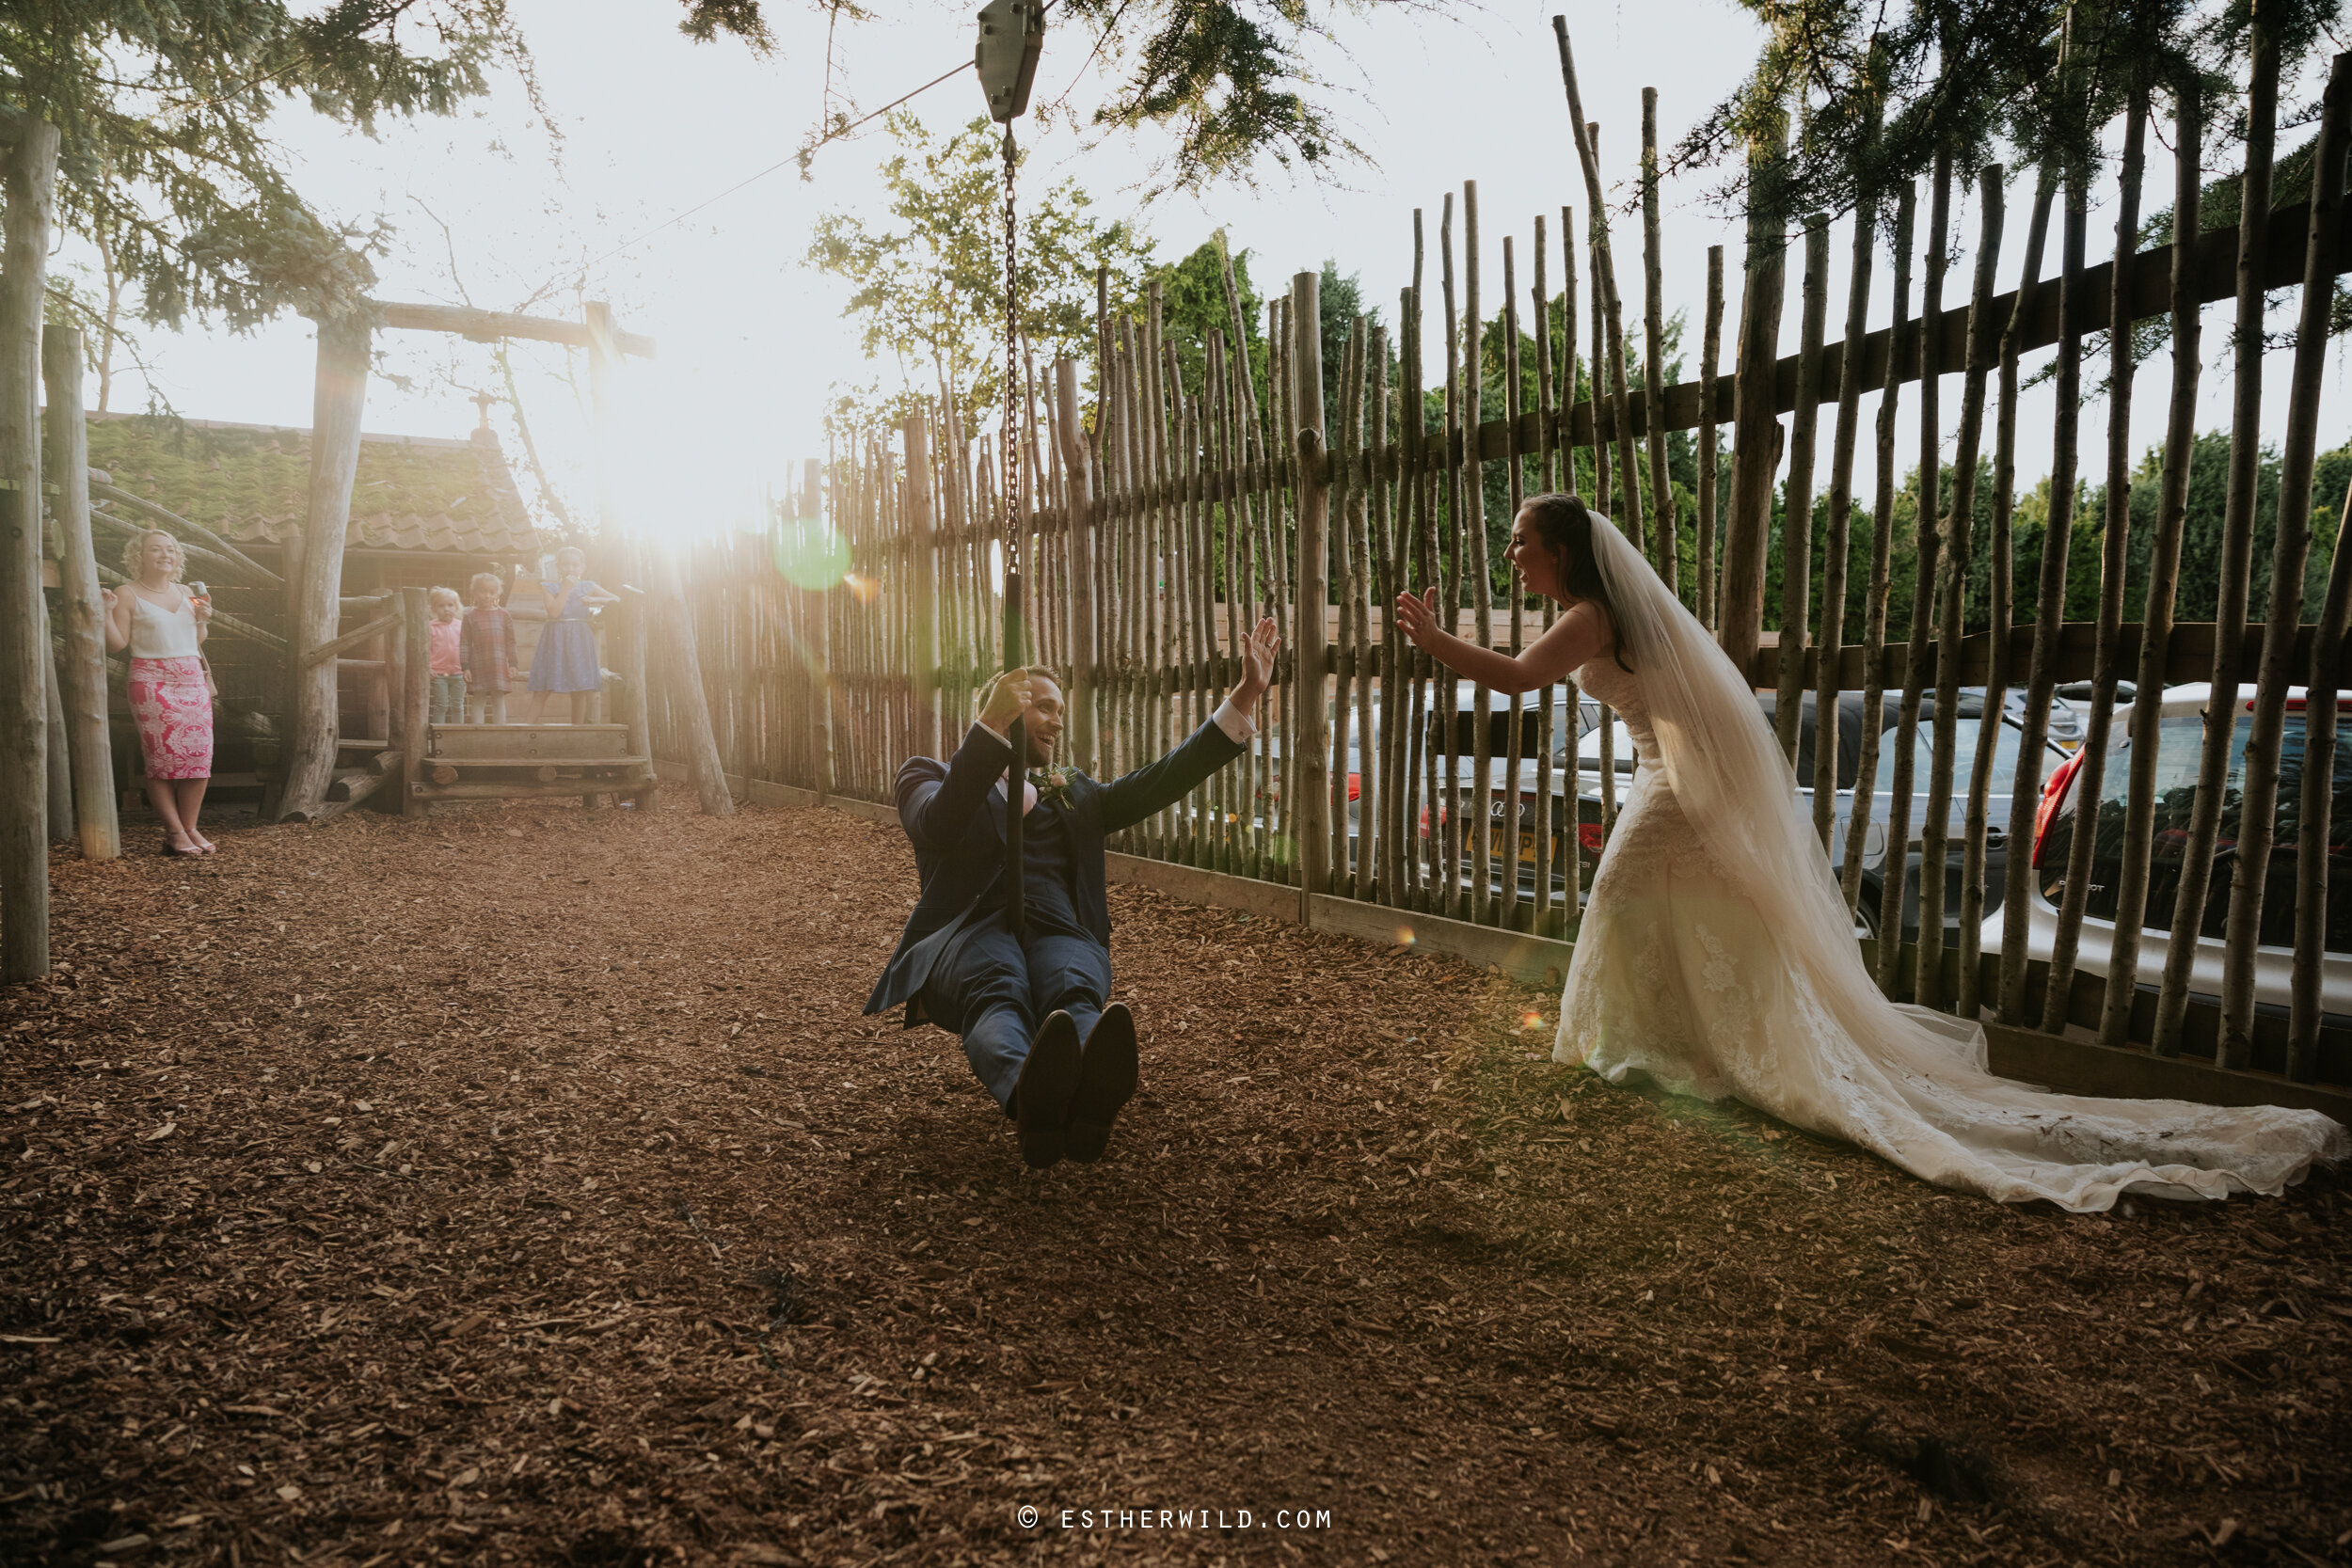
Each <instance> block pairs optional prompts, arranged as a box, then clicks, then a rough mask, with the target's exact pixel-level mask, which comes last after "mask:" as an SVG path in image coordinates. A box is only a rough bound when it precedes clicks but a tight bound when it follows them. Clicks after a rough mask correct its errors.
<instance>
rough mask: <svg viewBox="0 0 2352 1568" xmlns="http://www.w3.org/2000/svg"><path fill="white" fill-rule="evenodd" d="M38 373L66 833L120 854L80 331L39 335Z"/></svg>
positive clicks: (90, 850) (97, 850) (90, 849)
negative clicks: (49, 492)
mask: <svg viewBox="0 0 2352 1568" xmlns="http://www.w3.org/2000/svg"><path fill="white" fill-rule="evenodd" d="M40 357H41V372H42V378H43V380H44V381H45V382H46V383H47V386H48V392H49V413H48V451H46V453H45V454H44V461H43V464H42V472H43V473H44V474H45V475H46V476H47V479H48V483H49V484H50V485H51V486H52V487H53V488H54V490H55V493H56V501H55V502H54V511H55V513H56V519H57V544H58V549H57V584H58V595H57V596H58V598H59V600H60V601H62V603H63V605H64V609H65V617H64V619H65V625H64V626H63V628H62V630H63V631H64V634H65V660H64V665H63V668H62V670H61V672H60V678H61V683H62V689H63V695H64V698H65V736H66V751H67V754H68V756H69V757H70V759H71V761H72V778H73V818H74V838H75V841H76V842H77V843H79V844H80V846H81V848H82V858H83V859H84V860H90V861H102V860H112V859H114V858H115V857H116V856H118V855H119V854H121V853H122V827H121V823H120V821H119V819H118V817H117V816H116V808H117V804H118V802H117V801H116V800H115V780H114V752H113V740H112V737H111V736H109V735H108V733H107V729H106V641H105V635H104V631H103V627H102V626H101V624H100V623H101V621H102V619H103V615H104V612H105V604H104V601H103V599H102V598H100V596H99V587H98V555H97V550H96V548H95V546H93V545H92V543H91V540H90V521H89V427H88V425H87V423H86V422H85V421H84V420H83V418H82V334H81V330H80V329H79V328H78V327H72V326H52V327H50V328H49V329H48V330H47V331H45V332H44V333H42V335H41V345H40Z"/></svg>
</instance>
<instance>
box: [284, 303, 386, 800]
mask: <svg viewBox="0 0 2352 1568" xmlns="http://www.w3.org/2000/svg"><path fill="white" fill-rule="evenodd" d="M372 337H373V334H372V333H371V331H370V328H369V325H368V322H367V318H366V317H364V316H338V317H333V318H329V319H324V320H322V321H320V323H319V328H318V386H317V389H316V391H315V393H314V394H313V396H312V399H311V412H310V505H309V508H308V511H307V513H306V515H305V520H304V523H303V529H302V532H303V550H302V561H301V565H300V568H299V572H298V575H297V576H295V577H293V578H289V579H288V585H289V589H290V591H291V593H292V594H293V614H292V616H291V618H290V619H289V620H288V621H287V623H286V662H287V670H288V678H289V680H290V682H291V684H292V686H293V699H294V700H293V702H292V703H291V705H290V706H291V708H292V710H293V718H292V729H293V733H292V734H291V735H289V736H287V737H286V784H285V791H284V793H283V794H282V795H281V796H280V797H279V799H278V816H279V818H280V819H281V820H283V819H286V818H315V817H316V816H318V813H319V807H320V806H322V805H324V804H325V803H326V786H327V785H328V784H330V783H332V782H333V780H334V777H335V752H336V739H337V736H336V730H337V727H338V724H339V723H340V721H341V711H340V708H339V707H338V705H337V700H336V689H335V674H336V669H335V660H333V659H331V658H326V659H320V660H318V661H317V662H315V663H306V661H305V658H304V656H305V655H306V654H308V653H309V652H310V650H311V649H312V648H315V647H317V646H318V645H319V644H320V643H322V642H326V641H331V640H332V639H333V638H334V635H335V623H336V617H337V614H338V612H339V607H340V604H341V599H342V580H343V536H344V534H345V532H346V531H348V530H349V528H350V526H351V487H352V484H353V482H354V481H355V480H356V479H357V478H358V472H359V420H360V415H361V413H362V411H363V410H364V409H365V407H366V404H367V395H368V350H369V344H370V342H371V341H372Z"/></svg>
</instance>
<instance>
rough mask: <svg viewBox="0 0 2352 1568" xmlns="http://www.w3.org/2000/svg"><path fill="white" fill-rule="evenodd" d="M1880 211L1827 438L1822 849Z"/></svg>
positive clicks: (1850, 294)
mask: <svg viewBox="0 0 2352 1568" xmlns="http://www.w3.org/2000/svg"><path fill="white" fill-rule="evenodd" d="M1878 213H1879V204H1878V198H1877V197H1876V195H1875V194H1874V193H1872V192H1869V191H1867V190H1866V191H1865V192H1864V193H1863V194H1862V197H1861V198H1860V199H1859V200H1858V201H1857V202H1856V203H1855V208H1854V219H1853V260H1852V261H1851V264H1850V266H1849V267H1848V269H1847V284H1846V338H1845V348H1844V350H1843V351H1842V354H1841V356H1840V357H1839V359H1838V361H1837V428H1836V432H1835V434H1833V435H1832V436H1831V437H1830V456H1829V515H1828V517H1827V518H1826V521H1827V522H1828V524H1829V537H1828V539H1827V540H1826V541H1825V542H1824V544H1823V546H1822V550H1821V631H1820V653H1819V654H1818V655H1817V656H1816V658H1815V663H1814V678H1813V712H1814V714H1815V720H1814V729H1813V832H1814V833H1815V834H1816V835H1817V836H1819V837H1820V841H1821V847H1823V848H1825V849H1826V848H1827V847H1829V844H1830V838H1831V835H1832V832H1833V830H1834V827H1835V821H1836V812H1837V765H1838V763H1839V761H1840V760H1841V759H1840V758H1839V756H1838V754H1837V753H1838V752H1839V750H1840V748H1841V747H1842V745H1843V743H1844V741H1843V727H1842V726H1841V725H1839V724H1838V723H1837V722H1836V713H1837V704H1838V694H1839V686H1838V678H1837V665H1838V650H1839V649H1840V648H1841V647H1842V646H1843V645H1844V643H1845V641H1846V567H1847V559H1848V556H1849V554H1850V551H1851V528H1852V523H1853V453H1854V442H1855V440H1856V439H1857V437H1858V436H1860V434H1861V429H1862V345H1863V342H1864V341H1865V340H1866V339H1867V337H1868V336H1869V331H1870V321H1869V315H1870V273H1871V265H1870V262H1871V259H1872V258H1873V257H1874V256H1876V255H1877V253H1878ZM1701 461H1707V459H1705V458H1702V459H1701ZM1865 722H1866V723H1867V722H1868V721H1867V720H1865ZM1857 803H1859V802H1857ZM1857 815H1858V814H1857Z"/></svg>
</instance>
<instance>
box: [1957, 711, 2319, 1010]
mask: <svg viewBox="0 0 2352 1568" xmlns="http://www.w3.org/2000/svg"><path fill="white" fill-rule="evenodd" d="M2212 698H2213V688H2212V687H2211V686H2210V685H2207V684H2205V683H2202V682H2200V683H2198V684H2196V685H2193V686H2174V687H2168V688H2166V689H2165V691H2164V693H2163V695H2162V697H2161V698H2160V699H2159V701H2160V702H2161V704H2162V706H2161V707H2160V708H2159V709H2158V710H2157V723H2156V807H2155V809H2156V820H2155V842H2154V853H2153V863H2152V865H2151V874H2150V878H2149V883H2148V902H2147V907H2146V910H2145V911H2144V912H2143V914H2142V915H2141V923H2142V924H2141V931H2142V938H2141V941H2140V943H2139V955H2138V963H2137V973H2135V974H2134V975H2133V976H2132V978H2133V982H2134V983H2135V984H2136V985H2137V986H2138V987H2139V989H2140V990H2149V991H2153V990H2155V989H2156V987H2157V985H2158V984H2159V982H2161V981H2162V979H2163V977H2164V962H2165V950H2166V947H2167V945H2168V944H2169V942H2170V941H2171V931H2172V916H2173V908H2174V904H2175V902H2176V896H2175V895H2176V894H2177V892H2178V889H2179V887H2180V879H2181V863H2182V862H2181V857H2182V852H2183V850H2184V849H2185V847H2186V845H2187V830H2188V817H2189V807H2190V804H2191V802H2192V801H2193V800H2194V799H2195V797H2196V794H2197V774H2198V768H2199V765H2200V762H2201V757H2202V753H2203V749H2204V733H2205V715H2206V713H2207V711H2208V709H2209V708H2210V706H2211V705H2212ZM2305 701H2306V694H2305V692H2304V690H2303V689H2302V688H2300V687H2296V688H2294V689H2291V690H2290V691H2289V693H2288V698H2287V705H2288V711H2287V720H2286V730H2285V733H2284V734H2283V736H2281V738H2280V757H2279V762H2280V772H2279V796H2278V801H2277V804H2276V806H2275V807H2274V808H2273V810H2274V814H2275V815H2274V818H2273V832H2272V841H2271V850H2270V868H2269V871H2268V873H2267V874H2266V876H2265V879H2264V882H2263V909H2262V920H2261V925H2260V927H2259V929H2258V934H2257V939H2256V941H2257V945H2256V946H2255V949H2254V1001H2255V1006H2257V1007H2259V1008H2265V1009H2269V1008H2276V1009H2279V1010H2280V1011H2283V1010H2284V1009H2285V1008H2286V1006H2287V1003H2288V997H2289V983H2290V975H2291V974H2292V971H2293V968H2294V962H2295V945H2294V944H2295V908H2296V875H2295V873H2296V857H2297V855H2298V853H2299V846H2300V844H2301V842H2302V822H2301V817H2302V782H2301V781H2302V775H2303V736H2304V730H2303V716H2302V709H2303V706H2304V703H2305ZM2337 703H2338V707H2339V709H2342V708H2344V706H2346V705H2348V704H2352V692H2340V693H2339V694H2338V698H2337ZM2231 706H2232V707H2233V710H2234V711H2235V713H2236V723H2235V732H2234V734H2233V736H2232V737H2231V741H2230V769H2229V776H2228V779H2227V780H2226V782H2225V784H2224V795H2223V805H2222V812H2221V828H2220V832H2218V833H2217V835H2216V837H2215V841H2214V863H2213V869H2212V872H2211V876H2210V880H2209V882H2208V884H2207V889H2206V893H2205V908H2204V913H2203V918H2202V919H2201V921H2200V922H2199V925H2198V929H2197V950H2196V955H2195V958H2194V960H2193V961H2192V963H2191V965H2190V969H2189V981H2188V989H2189V993H2190V994H2191V995H2193V996H2197V997H2200V998H2201V999H2204V1000H2207V1001H2217V1000H2218V999H2219V997H2220V994H2221V959H2222V931H2223V928H2224V926H2225V924H2226V922H2227V921H2228V919H2229V913H2230V892H2231V888H2232V887H2233V884H2234V881H2235V879H2234V877H2233V872H2234V871H2235V869H2236V864H2237V838H2238V824H2239V821H2240V819H2241V818H2240V813H2241V810H2242V806H2241V795H2242V792H2243V790H2244V788H2245V782H2246V746H2247V742H2248V740H2249V738H2250V736H2251V735H2252V730H2253V718H2252V714H2253V707H2254V688H2252V687H2250V686H2241V687H2238V688H2237V689H2236V690H2235V692H2234V693H2233V696H2232V698H2231ZM2123 721H2124V715H2123V714H2122V713H2120V712H2119V713H2118V714H2117V715H2116V728H2117V731H2118V732H2119V733H2120V732H2122V730H2123V728H2124V722H2123ZM2079 774H2080V768H2079V764H2078V762H2077V761H2076V759H2074V758H2070V759H2068V764H2067V766H2065V767H2064V768H2060V769H2058V772H2057V773H2056V774H2054V775H2053V776H2052V777H2051V779H2050V781H2049V783H2048V784H2047V785H2046V786H2044V789H2043V794H2042V810H2041V813H2040V817H2039V825H2038V827H2037V829H2036V831H2035V834H2034V844H2033V849H2032V853H2033V875H2032V878H2031V892H2030V893H2029V895H2028V896H2027V897H2026V911H2027V914H2028V918H2029V924H2028V925H2027V927H2026V957H2027V958H2039V959H2044V960H2046V959H2047V958H2049V957H2050V954H2051V950H2052V948H2053V946H2054V945H2055V942H2056V939H2057V935H2058V901H2059V900H2061V899H2062V898H2063V897H2064V896H2065V893H2066V865H2067V860H2068V857H2069V856H2070V854H2071V853H2072V850H2073V847H2074V834H2075V833H2076V832H2079V831H2080V824H2081V820H2082V801H2081V800H2080V799H2079V797H2080V794H2081V791H2080V790H2079V789H2078V788H2077V787H2076V784H2077V780H2078V777H2079ZM2130 778H2131V743H2130V740H2129V738H2128V736H2126V737H2125V738H2124V739H2122V741H2121V742H2120V743H2118V744H2117V746H2116V749H2115V750H2114V752H2113V753H2112V754H2111V755H2110V756H2109V757H2108V758H2107V762H2106V771H2105V773H2104V774H2103V775H2102V777H2101V781H2100V788H2099V801H2098V809H2097V811H2096V813H2095V814H2094V818H2093V826H2092V832H2094V833H2096V835H2097V838H2096V841H2095V843H2094V844H2093V847H2092V850H2091V871H2090V875H2091V879H2092V880H2091V884H2090V894H2089V898H2088V901H2087V903H2086V905H2085V910H2086V913H2085V914H2084V917H2083V926H2082V939H2081V944H2080V948H2079V951H2078V957H2077V958H2076V959H2075V963H2076V966H2077V967H2078V968H2080V969H2081V970H2083V971H2084V972H2085V973H2086V974H2096V975H2100V976H2102V977H2106V976H2107V973H2108V968H2109V964H2110V962H2111V959H2112V958H2113V944H2114V941H2115V919H2114V917H2115V905H2116V897H2117V893H2118V887H2117V884H2118V882H2119V881H2120V880H2121V873H2122V866H2121V858H2122V847H2123V831H2124V816H2125V803H2124V794H2125V790H2126V787H2127V785H2128V784H2129V782H2130ZM2328 852H2329V854H2330V855H2331V856H2344V855H2347V854H2352V724H2346V725H2344V727H2342V728H2339V729H2338V730H2337V732H2336V763H2335V780H2334V801H2333V805H2332V808H2331V811H2330V814H2329V817H2328ZM2004 918H2005V917H2003V916H1999V915H1996V916H1994V918H1992V919H1990V920H1987V921H1986V922H1985V924H1984V927H1983V928H1982V932H1981V936H1980V939H1979V940H1980V941H1981V942H1982V943H1983V946H1984V950H1985V951H1986V952H1988V953H1989V952H1994V951H1997V950H1998V949H1999V947H2000V943H2001V929H2002V925H2003V921H2004ZM2320 997H2321V1006H2322V1007H2323V1008H2324V1010H2326V1011H2327V1012H2329V1013H2338V1014H2352V876H2345V875H2343V874H2337V875H2333V876H2330V877H2329V878H2328V919H2327V937H2326V942H2325V952H2324V954H2323V955H2322V958H2321V964H2320Z"/></svg>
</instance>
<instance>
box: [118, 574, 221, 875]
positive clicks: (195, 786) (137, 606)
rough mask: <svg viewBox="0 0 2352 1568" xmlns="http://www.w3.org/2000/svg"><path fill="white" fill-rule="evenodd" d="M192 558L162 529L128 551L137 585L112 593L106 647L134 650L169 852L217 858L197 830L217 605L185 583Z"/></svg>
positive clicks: (135, 714)
mask: <svg viewBox="0 0 2352 1568" xmlns="http://www.w3.org/2000/svg"><path fill="white" fill-rule="evenodd" d="M185 562H186V557H185V555H184V554H183V552H182V550H181V548H180V541H179V540H177V539H174V538H173V537H172V536H171V535H170V534H168V533H165V532H163V531H161V530H153V531H149V532H146V533H142V534H138V535H136V536H135V537H134V538H133V539H132V540H131V542H130V544H129V545H128V546H125V548H124V549H123V552H122V570H123V573H124V575H125V576H127V577H129V578H131V580H130V581H129V582H128V583H125V584H124V585H123V587H122V588H121V590H120V591H119V592H116V591H111V590H110V591H108V592H107V594H106V595H105V599H106V648H107V651H108V652H110V653H120V652H121V651H122V650H123V649H125V648H128V649H130V651H131V680H130V689H131V693H130V694H131V716H132V718H134V719H135V720H136V721H138V726H139V750H140V751H141V752H145V753H146V756H147V799H148V800H149V802H150V803H151V804H152V805H153V806H154V808H155V815H156V816H160V817H162V818H163V819H164V853H165V854H167V855H209V854H211V853H212V852H213V844H212V841H211V840H210V839H208V838H206V837H205V836H204V835H203V834H201V833H199V832H197V831H196V817H197V813H198V812H199V811H201V810H202V809H203V807H204V785H205V784H206V783H207V781H209V780H210V779H211V777H212V773H213V689H212V682H211V681H210V679H208V678H207V677H206V674H205V672H204V655H203V646H204V636H205V631H206V627H205V625H204V623H205V622H207V621H209V620H211V619H212V618H213V607H212V604H211V602H210V601H209V600H206V599H201V598H198V597H196V596H195V595H193V594H190V593H189V592H188V591H187V590H186V589H184V588H183V587H181V586H180V570H181V567H182V566H183V565H184V564H185Z"/></svg>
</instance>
